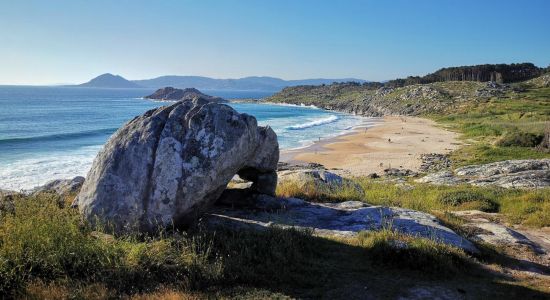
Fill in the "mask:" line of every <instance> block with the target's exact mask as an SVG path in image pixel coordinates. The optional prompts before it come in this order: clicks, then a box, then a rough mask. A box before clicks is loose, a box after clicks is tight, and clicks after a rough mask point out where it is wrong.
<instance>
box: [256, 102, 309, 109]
mask: <svg viewBox="0 0 550 300" xmlns="http://www.w3.org/2000/svg"><path fill="white" fill-rule="evenodd" d="M259 104H269V105H278V106H289V107H305V108H312V109H320V108H319V107H317V106H315V105H313V104H311V105H305V104H303V103H300V105H298V104H291V103H284V102H262V103H259Z"/></svg>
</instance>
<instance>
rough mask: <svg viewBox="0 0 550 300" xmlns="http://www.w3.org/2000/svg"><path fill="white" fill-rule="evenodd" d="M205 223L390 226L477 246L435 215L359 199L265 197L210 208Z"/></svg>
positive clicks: (339, 232)
mask: <svg viewBox="0 0 550 300" xmlns="http://www.w3.org/2000/svg"><path fill="white" fill-rule="evenodd" d="M206 223H207V224H209V225H210V226H223V227H225V228H227V227H233V228H252V229H260V230H261V229H265V228H268V227H270V226H275V227H279V228H291V227H292V228H308V229H311V230H313V232H314V234H316V235H325V236H326V235H328V236H342V237H349V236H354V235H356V234H357V233H359V232H360V231H363V230H380V229H383V228H392V229H393V230H397V231H399V232H402V233H405V234H410V235H413V236H420V237H426V238H430V239H435V240H437V241H439V242H442V243H445V244H448V245H452V246H456V247H459V248H462V249H464V250H465V251H467V252H470V253H477V252H478V250H477V249H476V247H475V246H474V245H473V244H472V243H471V242H469V241H468V240H466V239H464V238H462V237H461V236H460V235H458V234H456V233H455V232H454V231H452V230H451V229H449V228H447V227H445V226H443V225H442V224H441V223H440V222H439V221H438V220H437V219H436V218H435V217H434V216H432V215H430V214H427V213H423V212H419V211H415V210H410V209H404V208H397V207H383V206H369V205H367V204H365V203H363V202H359V201H346V202H341V203H312V202H308V201H305V200H301V199H297V198H288V199H283V198H274V197H269V196H264V197H261V198H259V199H257V200H256V203H255V207H254V208H246V209H243V208H241V209H235V208H228V207H223V206H216V207H214V209H213V210H211V211H209V213H208V215H207V217H206Z"/></svg>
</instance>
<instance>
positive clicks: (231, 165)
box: [74, 98, 279, 232]
mask: <svg viewBox="0 0 550 300" xmlns="http://www.w3.org/2000/svg"><path fill="white" fill-rule="evenodd" d="M278 160H279V146H278V143H277V136H276V134H275V132H273V130H272V129H271V128H269V127H259V126H258V125H257V122H256V119H255V118H254V117H252V116H249V115H247V114H240V113H238V112H236V111H235V110H234V109H233V108H231V107H230V106H227V105H223V104H219V103H214V102H211V101H208V99H203V98H197V99H195V100H193V101H180V102H176V103H174V104H172V105H170V106H165V107H160V108H157V109H153V110H150V111H148V112H146V113H145V114H143V115H141V116H138V117H136V118H134V119H133V120H131V121H130V122H128V123H127V124H125V125H124V126H123V127H122V128H120V129H119V130H118V131H117V132H116V133H115V134H113V136H112V137H111V138H110V139H109V141H108V142H107V144H106V145H105V146H104V148H103V150H102V151H100V153H99V154H98V155H97V157H96V158H95V160H94V162H93V165H92V168H91V169H90V171H89V173H88V176H87V179H86V181H85V183H84V185H83V187H82V189H81V191H80V194H79V195H78V196H77V198H76V199H75V202H74V205H75V206H78V208H79V210H80V212H81V213H82V214H83V216H84V217H85V218H86V219H87V220H88V221H90V222H92V223H94V222H95V220H96V218H97V219H98V220H100V221H101V222H104V223H108V224H109V225H111V226H113V227H114V229H115V230H116V231H118V232H120V231H135V230H139V231H145V232H151V231H155V230H157V229H158V228H159V227H166V226H171V225H175V226H188V225H191V224H193V222H194V221H195V220H196V218H197V217H198V216H199V215H200V214H201V213H202V212H203V211H204V210H205V209H206V208H207V207H208V206H209V205H211V204H212V203H213V202H215V201H216V199H218V198H219V196H220V195H221V194H222V192H223V191H224V189H225V188H226V186H227V184H228V182H229V181H230V180H231V179H232V178H233V176H234V175H235V174H238V175H239V176H240V177H241V178H243V179H245V180H250V181H254V183H253V184H252V187H251V188H252V189H253V190H255V191H256V192H260V193H269V194H273V193H274V191H275V187H276V183H277V177H276V176H277V174H276V168H277V162H278Z"/></svg>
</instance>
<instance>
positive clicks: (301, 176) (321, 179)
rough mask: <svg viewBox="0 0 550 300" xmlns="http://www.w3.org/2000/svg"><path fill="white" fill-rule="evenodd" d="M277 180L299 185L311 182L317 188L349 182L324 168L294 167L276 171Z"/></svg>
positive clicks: (302, 185)
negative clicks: (293, 168)
mask: <svg viewBox="0 0 550 300" xmlns="http://www.w3.org/2000/svg"><path fill="white" fill-rule="evenodd" d="M278 179H279V182H281V183H283V182H286V181H291V182H295V183H296V184H298V185H299V186H301V187H305V186H306V185H307V184H313V186H315V187H317V188H330V187H340V186H342V185H343V184H346V183H348V182H349V180H347V179H344V178H342V177H341V176H339V175H336V174H334V173H331V172H329V171H327V170H324V169H295V170H285V171H279V172H278Z"/></svg>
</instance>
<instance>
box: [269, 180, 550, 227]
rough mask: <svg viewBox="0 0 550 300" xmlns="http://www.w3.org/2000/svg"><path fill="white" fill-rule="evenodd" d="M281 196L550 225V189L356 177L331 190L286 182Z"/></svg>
mask: <svg viewBox="0 0 550 300" xmlns="http://www.w3.org/2000/svg"><path fill="white" fill-rule="evenodd" d="M277 193H278V195H279V196H282V197H299V198H305V199H309V200H313V201H346V200H357V201H365V202H367V203H368V204H372V205H384V206H397V207H405V208H410V209H414V210H420V211H425V212H430V213H433V212H438V211H439V212H441V211H453V210H470V209H476V210H481V211H485V212H498V213H502V214H503V216H505V217H506V218H507V221H509V222H510V223H514V224H524V225H526V226H533V227H543V226H550V189H548V188H546V189H540V190H519V189H504V188H498V187H473V186H466V185H464V186H436V185H430V184H418V183H414V182H409V183H408V184H407V185H406V186H404V187H403V186H396V185H395V184H392V183H387V182H384V181H382V180H375V179H369V178H356V179H354V180H352V182H351V184H348V185H344V186H342V187H334V188H331V189H328V188H323V187H315V186H313V185H311V184H310V185H306V186H302V185H297V184H296V183H293V182H283V183H281V184H279V186H278V187H277Z"/></svg>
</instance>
